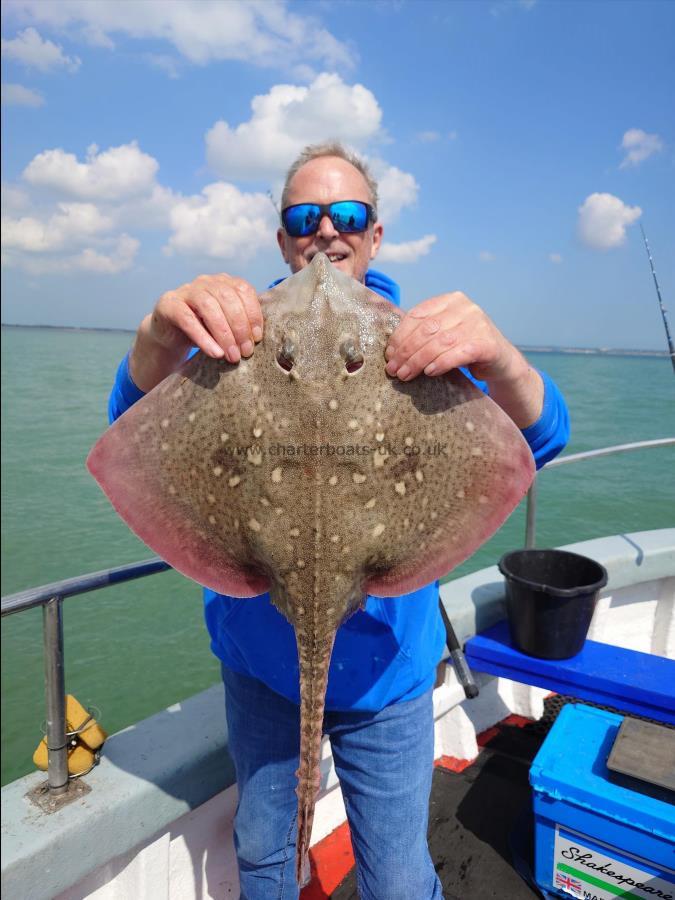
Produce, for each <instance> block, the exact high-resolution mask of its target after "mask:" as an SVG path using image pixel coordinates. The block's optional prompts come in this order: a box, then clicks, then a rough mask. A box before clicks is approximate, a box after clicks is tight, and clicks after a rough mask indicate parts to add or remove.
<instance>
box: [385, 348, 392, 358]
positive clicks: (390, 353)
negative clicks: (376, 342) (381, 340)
mask: <svg viewBox="0 0 675 900" xmlns="http://www.w3.org/2000/svg"><path fill="white" fill-rule="evenodd" d="M393 355H394V348H393V347H387V349H386V350H385V351H384V358H385V359H391V358H392V356H393Z"/></svg>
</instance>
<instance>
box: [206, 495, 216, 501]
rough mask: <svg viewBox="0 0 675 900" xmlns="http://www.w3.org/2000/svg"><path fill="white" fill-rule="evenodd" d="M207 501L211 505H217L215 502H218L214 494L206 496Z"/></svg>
mask: <svg viewBox="0 0 675 900" xmlns="http://www.w3.org/2000/svg"><path fill="white" fill-rule="evenodd" d="M206 499H207V500H208V501H209V503H215V502H216V498H215V497H214V496H213V494H207V495H206Z"/></svg>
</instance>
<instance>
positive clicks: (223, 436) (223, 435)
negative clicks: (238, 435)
mask: <svg viewBox="0 0 675 900" xmlns="http://www.w3.org/2000/svg"><path fill="white" fill-rule="evenodd" d="M229 439H230V436H229V434H228V433H227V432H226V431H223V432H222V433H221V435H220V440H221V441H222V442H223V444H224V443H225V441H229Z"/></svg>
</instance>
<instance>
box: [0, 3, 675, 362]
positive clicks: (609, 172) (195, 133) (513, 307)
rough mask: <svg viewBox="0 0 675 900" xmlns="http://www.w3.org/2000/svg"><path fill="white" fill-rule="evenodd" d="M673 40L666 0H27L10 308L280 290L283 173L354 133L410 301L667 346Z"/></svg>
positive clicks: (73, 314)
mask: <svg viewBox="0 0 675 900" xmlns="http://www.w3.org/2000/svg"><path fill="white" fill-rule="evenodd" d="M673 45H675V3H672V2H669V0H663V2H661V0H639V2H629V0H627V2H618V0H616V2H610V0H606V2H573V0H563V2H557V0H486V2H482V0H471V2H445V0H392V2H389V0H341V2H339V3H336V2H333V0H331V2H323V0H315V2H312V3H309V2H285V0H248V2H239V0H228V2H222V0H216V2H212V0H200V2H193V0H171V2H166V0H142V2H137V0H125V2H123V3H120V2H119V0H58V2H53V0H46V2H45V0H5V2H4V4H3V21H2V126H3V139H4V140H3V144H4V148H3V149H4V152H3V158H2V201H3V202H2V206H3V209H2V300H3V307H2V321H3V323H12V324H48V325H69V326H81V327H104V328H128V329H134V328H136V327H137V325H138V324H139V322H140V320H141V319H142V318H143V316H144V315H145V314H146V313H148V312H149V311H150V310H151V309H152V306H153V305H154V303H155V302H156V301H157V299H158V298H159V297H160V296H161V295H162V294H163V293H164V292H165V291H167V290H171V289H174V288H176V287H179V286H180V285H182V284H184V283H186V282H190V281H192V280H193V279H194V278H196V277H197V276H198V275H200V274H210V273H216V272H228V273H230V274H232V275H238V276H241V277H243V278H246V279H248V280H249V281H251V282H252V283H253V284H254V285H255V286H256V287H257V288H258V289H260V290H263V289H265V288H266V287H267V285H268V284H269V283H270V282H271V281H273V280H274V279H275V278H277V277H280V276H281V275H283V274H284V265H283V261H282V260H281V258H280V255H279V250H278V247H277V244H276V240H275V231H276V227H277V213H276V212H275V206H274V204H275V202H278V200H279V198H280V194H281V186H282V184H283V177H284V172H285V170H286V168H287V167H288V165H289V164H290V163H291V162H292V160H293V158H294V157H295V156H296V155H297V154H298V153H299V151H300V150H301V149H302V148H303V147H304V146H305V145H307V144H309V143H315V142H317V141H321V140H324V139H329V138H337V139H340V140H342V141H343V142H344V143H345V144H346V145H348V146H349V147H351V148H352V149H354V150H356V151H358V152H359V153H361V154H362V155H363V156H364V157H365V158H366V159H367V160H368V162H369V164H370V166H371V168H372V170H373V171H374V173H375V175H376V177H377V178H378V180H379V185H380V204H379V214H380V219H381V221H382V222H383V225H384V244H383V246H382V249H381V251H380V254H379V256H378V258H377V260H376V262H375V263H374V265H375V267H376V268H378V269H380V270H381V271H384V272H386V273H387V274H388V275H390V276H391V277H392V278H394V279H395V280H397V281H398V282H399V283H400V285H401V288H402V292H403V306H404V307H405V308H406V309H410V308H411V307H412V306H414V305H415V304H416V303H419V302H421V301H422V300H424V299H426V298H428V297H431V296H434V295H437V294H441V293H444V292H448V291H454V290H461V291H464V292H465V293H466V294H468V295H469V296H470V297H471V298H472V299H473V300H474V301H475V302H476V303H478V304H479V305H480V306H481V307H483V308H484V309H485V311H486V312H487V313H488V315H490V316H491V317H492V318H493V320H494V321H495V322H496V324H497V325H498V327H499V328H501V329H502V331H503V332H504V333H505V334H506V335H507V337H509V338H510V339H511V340H512V341H514V342H516V343H518V344H521V345H530V346H532V345H542V344H543V345H554V346H577V347H614V348H621V347H623V348H639V349H665V337H664V331H663V325H662V322H661V317H660V313H659V308H658V304H657V301H656V296H655V292H654V286H653V282H652V279H651V275H650V272H649V263H648V260H647V255H646V252H645V247H644V245H643V243H642V236H641V233H640V225H642V226H643V227H644V229H645V231H646V233H647V236H648V239H649V242H650V246H651V250H652V255H653V257H654V261H655V265H656V268H657V274H658V278H659V283H660V286H661V291H662V294H663V297H664V301H665V303H666V305H667V304H668V301H669V299H671V298H672V297H673V292H674V290H675V213H674V210H675V203H674V200H675V196H674V194H675V191H674V186H675V99H674V98H675V90H674V88H675V54H673V53H672V47H673ZM673 309H674V310H675V304H673ZM671 330H675V311H674V312H673V313H672V316H671Z"/></svg>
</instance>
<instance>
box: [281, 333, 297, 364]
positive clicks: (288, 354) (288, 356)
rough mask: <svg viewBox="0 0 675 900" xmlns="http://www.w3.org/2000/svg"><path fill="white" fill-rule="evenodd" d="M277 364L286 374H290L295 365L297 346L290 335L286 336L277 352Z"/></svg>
mask: <svg viewBox="0 0 675 900" xmlns="http://www.w3.org/2000/svg"><path fill="white" fill-rule="evenodd" d="M277 363H278V364H279V366H280V368H282V369H283V370H284V372H290V371H291V369H292V368H293V365H294V364H295V344H294V342H293V340H292V339H291V338H290V337H289V336H288V335H285V336H284V339H283V341H282V342H281V347H280V348H279V350H278V351H277Z"/></svg>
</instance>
